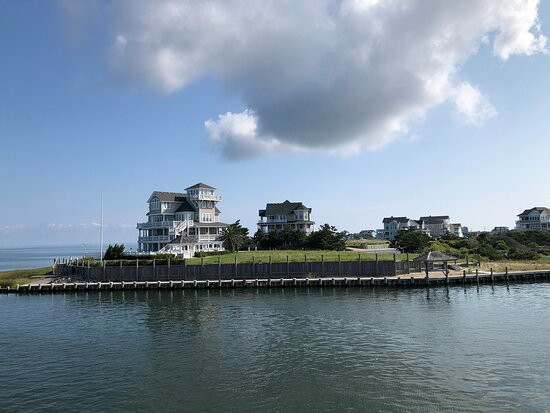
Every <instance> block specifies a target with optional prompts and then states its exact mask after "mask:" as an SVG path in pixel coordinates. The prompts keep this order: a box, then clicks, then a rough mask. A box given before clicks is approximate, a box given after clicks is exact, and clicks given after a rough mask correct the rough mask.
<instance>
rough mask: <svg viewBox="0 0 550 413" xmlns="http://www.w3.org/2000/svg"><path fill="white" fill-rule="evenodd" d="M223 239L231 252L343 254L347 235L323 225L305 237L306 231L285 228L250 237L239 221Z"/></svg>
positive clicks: (228, 229) (231, 225)
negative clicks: (338, 252)
mask: <svg viewBox="0 0 550 413" xmlns="http://www.w3.org/2000/svg"><path fill="white" fill-rule="evenodd" d="M220 239H221V240H222V241H223V247H224V248H225V249H226V250H228V251H232V252H234V251H238V250H240V249H248V248H254V249H261V250H283V249H284V250H288V249H290V250H297V249H316V250H317V249H318V250H336V251H340V250H344V249H345V248H346V241H345V234H344V233H343V232H339V231H338V230H337V229H336V227H334V226H332V225H329V224H324V225H322V226H321V227H320V228H319V230H317V231H315V232H312V233H310V234H306V233H304V232H303V231H300V230H297V229H293V228H290V227H285V228H284V229H282V230H280V231H271V232H268V233H266V232H264V231H262V230H258V231H256V233H255V234H254V235H253V236H252V237H250V236H249V235H248V228H244V227H243V226H242V225H241V223H240V221H236V222H235V223H233V224H230V225H228V226H227V227H225V228H224V229H223V231H222V234H221V237H220Z"/></svg>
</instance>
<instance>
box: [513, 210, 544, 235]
mask: <svg viewBox="0 0 550 413" xmlns="http://www.w3.org/2000/svg"><path fill="white" fill-rule="evenodd" d="M518 217H519V219H518V220H517V221H516V229H517V230H518V231H540V230H550V209H549V208H545V207H534V208H531V209H526V210H525V211H523V212H522V213H521V214H518Z"/></svg>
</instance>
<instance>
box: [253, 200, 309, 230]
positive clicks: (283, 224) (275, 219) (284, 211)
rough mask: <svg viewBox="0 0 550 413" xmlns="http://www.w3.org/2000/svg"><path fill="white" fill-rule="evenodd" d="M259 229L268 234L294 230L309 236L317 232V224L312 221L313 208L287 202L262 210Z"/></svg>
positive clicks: (273, 204)
mask: <svg viewBox="0 0 550 413" xmlns="http://www.w3.org/2000/svg"><path fill="white" fill-rule="evenodd" d="M259 215H260V221H258V229H259V230H261V231H263V232H265V233H268V232H271V231H282V230H283V229H284V228H292V229H295V230H299V231H303V232H305V233H306V234H309V233H311V232H313V231H315V222H313V221H312V220H311V208H308V207H306V206H305V205H304V204H302V203H301V202H290V201H288V200H287V201H285V202H281V203H271V204H267V205H266V207H265V209H260V212H259Z"/></svg>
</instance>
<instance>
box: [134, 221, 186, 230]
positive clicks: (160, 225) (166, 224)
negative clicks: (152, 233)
mask: <svg viewBox="0 0 550 413" xmlns="http://www.w3.org/2000/svg"><path fill="white" fill-rule="evenodd" d="M180 222H182V221H161V222H138V223H137V229H149V228H171V227H175V226H176V225H178V224H179V223H180Z"/></svg>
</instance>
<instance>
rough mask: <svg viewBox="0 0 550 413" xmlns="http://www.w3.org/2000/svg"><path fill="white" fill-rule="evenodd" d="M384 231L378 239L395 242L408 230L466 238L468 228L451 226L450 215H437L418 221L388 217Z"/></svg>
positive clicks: (385, 220) (381, 231) (458, 225)
mask: <svg viewBox="0 0 550 413" xmlns="http://www.w3.org/2000/svg"><path fill="white" fill-rule="evenodd" d="M382 223H383V224H384V228H383V229H379V230H377V238H379V239H384V240H390V241H391V240H394V239H395V237H396V235H397V234H398V233H399V231H402V230H408V229H419V230H421V231H423V232H424V233H425V234H427V235H429V236H431V237H433V238H439V237H441V236H443V235H445V234H454V235H456V236H457V237H461V238H462V237H464V236H465V234H464V231H463V230H464V229H465V230H466V231H467V230H468V229H467V228H466V227H463V226H462V225H461V224H451V219H450V218H449V216H448V215H436V216H431V215H430V216H427V217H420V219H418V220H414V219H410V218H407V217H394V216H391V217H386V218H384V219H383V220H382Z"/></svg>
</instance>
